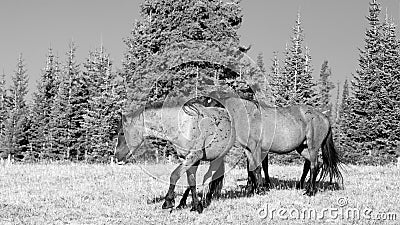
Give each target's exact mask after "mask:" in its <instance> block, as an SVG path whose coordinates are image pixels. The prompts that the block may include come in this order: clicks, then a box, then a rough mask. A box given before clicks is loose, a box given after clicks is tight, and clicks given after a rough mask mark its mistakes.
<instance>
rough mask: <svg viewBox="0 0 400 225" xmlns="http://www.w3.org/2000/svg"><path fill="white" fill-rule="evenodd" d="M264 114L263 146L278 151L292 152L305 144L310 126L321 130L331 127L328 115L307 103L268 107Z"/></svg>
mask: <svg viewBox="0 0 400 225" xmlns="http://www.w3.org/2000/svg"><path fill="white" fill-rule="evenodd" d="M263 114H264V115H263V117H264V121H263V125H264V126H263V148H268V149H270V151H272V152H276V153H286V152H290V151H292V150H293V149H294V148H297V147H298V146H300V145H301V144H303V143H304V142H305V141H306V134H307V132H308V130H309V129H310V127H312V128H311V129H315V128H317V129H318V130H321V131H325V130H326V129H328V127H329V121H328V120H327V118H326V116H324V115H323V114H322V113H320V112H318V111H317V110H315V109H313V108H312V107H310V106H307V105H294V106H288V107H275V108H274V107H268V108H264V110H263ZM327 125H328V126H327Z"/></svg>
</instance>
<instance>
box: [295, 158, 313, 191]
mask: <svg viewBox="0 0 400 225" xmlns="http://www.w3.org/2000/svg"><path fill="white" fill-rule="evenodd" d="M308 171H310V161H309V160H308V159H306V160H305V162H304V166H303V173H302V174H301V178H300V181H299V182H298V183H297V184H296V189H303V188H304V182H305V180H306V177H307V174H308Z"/></svg>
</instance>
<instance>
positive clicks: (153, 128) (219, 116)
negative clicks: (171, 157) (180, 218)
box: [115, 103, 235, 213]
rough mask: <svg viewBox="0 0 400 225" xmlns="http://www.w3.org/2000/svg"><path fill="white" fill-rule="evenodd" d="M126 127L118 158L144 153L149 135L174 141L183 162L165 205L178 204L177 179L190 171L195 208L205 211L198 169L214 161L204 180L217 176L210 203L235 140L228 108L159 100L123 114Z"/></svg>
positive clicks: (178, 168) (173, 177)
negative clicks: (141, 148) (204, 163)
mask: <svg viewBox="0 0 400 225" xmlns="http://www.w3.org/2000/svg"><path fill="white" fill-rule="evenodd" d="M122 127H123V129H122V130H123V133H124V135H123V137H121V135H120V136H119V138H118V144H117V147H116V150H115V157H116V159H117V161H125V160H126V159H127V158H128V157H130V156H137V155H139V154H141V152H140V151H139V149H140V146H141V145H142V144H143V142H144V140H145V138H146V137H150V136H151V137H157V138H161V139H164V140H168V141H170V142H171V143H172V144H174V149H175V151H176V153H177V155H178V156H179V157H180V158H181V159H183V161H182V162H181V164H180V165H179V166H178V167H177V168H176V169H175V170H174V171H173V172H172V174H171V177H170V186H169V189H168V192H167V194H166V196H165V201H164V203H163V205H162V208H163V209H168V208H173V207H174V203H175V201H174V197H175V196H174V189H175V186H176V182H177V181H178V179H179V178H180V177H181V176H182V175H183V174H184V173H185V172H186V173H187V179H188V183H189V186H190V190H191V192H192V199H193V201H192V209H191V211H198V212H199V213H201V212H202V211H203V205H202V204H201V202H200V201H199V200H198V198H197V193H196V170H197V167H198V165H199V163H200V161H201V160H203V161H210V168H209V170H208V171H207V173H206V174H205V176H204V180H203V182H204V183H207V182H210V179H213V181H212V182H210V193H209V194H207V199H206V204H209V203H210V201H211V197H212V194H213V193H212V192H213V191H214V190H215V187H216V186H218V184H215V183H213V182H218V181H219V182H221V181H222V177H215V176H214V175H216V174H222V175H223V173H224V172H223V171H221V170H223V169H224V167H223V160H224V156H225V155H226V153H227V152H228V151H229V150H230V149H231V148H232V146H233V144H234V142H235V131H234V126H233V125H232V121H231V119H230V117H229V115H228V113H227V111H226V110H225V109H221V108H215V107H207V108H206V107H204V106H202V105H199V104H185V105H184V106H183V107H181V106H179V105H178V106H167V107H165V105H163V104H162V103H156V104H153V105H151V106H146V107H142V108H140V109H139V110H137V111H135V112H133V113H130V114H127V115H123V116H122ZM125 141H126V142H125ZM218 178H219V179H218ZM185 201H186V198H185ZM185 201H184V202H183V201H181V204H180V205H179V206H178V208H181V207H183V206H184V205H185V204H186V203H185Z"/></svg>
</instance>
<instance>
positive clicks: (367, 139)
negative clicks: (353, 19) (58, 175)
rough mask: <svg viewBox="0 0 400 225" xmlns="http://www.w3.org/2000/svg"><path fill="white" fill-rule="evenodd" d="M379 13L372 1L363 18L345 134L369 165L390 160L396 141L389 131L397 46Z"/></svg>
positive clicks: (393, 106)
mask: <svg viewBox="0 0 400 225" xmlns="http://www.w3.org/2000/svg"><path fill="white" fill-rule="evenodd" d="M380 12H381V8H380V4H379V3H377V2H376V1H375V0H373V1H372V2H371V3H370V7H369V15H368V17H367V20H368V22H369V28H368V29H367V31H366V33H365V34H366V37H365V46H364V49H361V50H360V59H359V67H360V68H359V69H358V70H357V71H356V74H354V76H353V78H354V80H353V82H352V89H353V93H354V98H353V101H352V103H353V104H352V108H353V112H352V113H351V114H350V116H351V120H352V121H354V127H353V129H351V128H350V129H347V131H346V132H348V133H352V134H353V136H352V145H353V146H354V147H355V148H358V149H362V151H364V154H366V155H368V157H366V158H367V159H366V160H367V161H370V162H371V163H386V162H389V161H393V160H394V158H395V157H394V154H393V152H394V148H395V146H396V142H397V140H396V138H395V137H394V136H393V131H394V130H395V129H396V128H395V127H397V126H398V125H395V124H394V123H393V122H396V117H397V114H398V113H397V112H396V113H393V112H392V111H393V110H394V109H396V98H397V97H396V96H394V95H397V93H398V90H396V88H393V87H394V86H396V85H398V81H396V80H398V79H396V76H397V78H398V73H399V71H398V68H399V66H398V65H399V64H398V54H399V53H398V52H399V45H398V41H397V39H396V37H395V34H396V31H395V26H394V25H393V23H391V22H390V21H388V19H386V20H385V21H384V22H383V23H382V22H381V21H380V17H379V16H380ZM391 92H394V95H393V93H391ZM397 103H398V102H397ZM397 121H398V120H397Z"/></svg>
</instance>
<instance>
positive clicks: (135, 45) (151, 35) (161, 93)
mask: <svg viewBox="0 0 400 225" xmlns="http://www.w3.org/2000/svg"><path fill="white" fill-rule="evenodd" d="M140 11H141V17H142V18H141V20H139V21H138V22H136V23H135V25H134V28H133V30H132V33H131V36H130V37H129V38H127V39H126V40H125V43H126V45H127V46H128V49H127V53H126V55H125V60H124V63H123V73H122V74H121V76H123V77H124V80H125V81H126V83H127V88H128V93H127V94H128V97H127V98H128V99H127V100H128V105H131V106H132V107H131V108H137V107H138V106H140V105H143V104H145V103H146V102H149V101H155V100H164V99H165V98H166V96H171V97H173V96H179V95H183V96H185V95H187V94H190V93H193V90H195V92H196V93H198V94H199V95H200V94H202V93H207V88H204V87H205V86H208V85H209V84H211V86H214V85H215V84H213V83H214V82H213V81H214V80H226V79H235V78H236V77H237V74H239V76H240V74H243V75H244V76H243V78H244V77H245V76H246V75H248V74H246V72H249V68H248V66H247V65H245V64H243V63H239V61H240V59H242V57H243V54H242V53H241V51H240V50H241V49H243V48H240V46H239V36H238V34H237V30H238V29H239V27H240V25H241V21H242V14H241V8H240V6H239V2H238V1H236V0H233V1H216V0H212V1H193V2H188V1H184V0H179V1H176V0H175V1H172V0H167V1H161V0H146V1H144V3H143V4H142V5H141V10H140ZM221 65H222V66H221ZM232 71H235V72H236V73H235V72H233V73H232ZM215 78H216V79H215ZM232 82H233V83H234V84H233V85H237V83H238V81H232ZM219 85H222V83H220V84H219Z"/></svg>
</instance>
